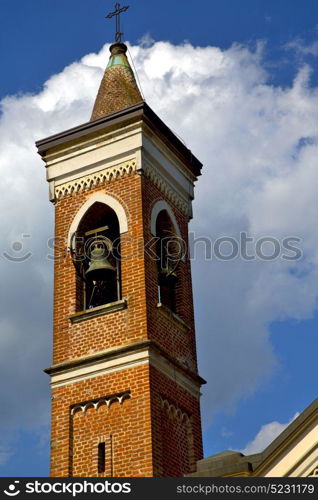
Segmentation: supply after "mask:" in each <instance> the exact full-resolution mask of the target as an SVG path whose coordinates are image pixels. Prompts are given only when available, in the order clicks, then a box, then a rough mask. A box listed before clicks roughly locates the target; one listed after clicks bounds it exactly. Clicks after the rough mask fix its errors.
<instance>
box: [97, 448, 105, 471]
mask: <svg viewBox="0 0 318 500" xmlns="http://www.w3.org/2000/svg"><path fill="white" fill-rule="evenodd" d="M105 469H106V448H105V443H99V445H98V473H99V474H102V473H103V472H105Z"/></svg>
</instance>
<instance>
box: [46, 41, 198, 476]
mask: <svg viewBox="0 0 318 500" xmlns="http://www.w3.org/2000/svg"><path fill="white" fill-rule="evenodd" d="M126 51H127V47H126V45H125V44H123V43H121V42H116V43H114V44H113V45H112V46H111V47H110V52H111V55H110V60H109V63H108V66H107V68H106V71H105V74H104V77H103V80H102V82H101V86H100V89H99V92H98V95H97V98H96V102H95V106H94V110H93V114H92V117H91V120H90V121H89V122H88V123H85V124H84V125H80V126H78V127H75V128H73V129H70V130H67V131H65V132H62V133H60V134H57V135H54V136H52V137H49V138H47V139H44V140H41V141H39V142H37V147H38V151H39V154H40V155H41V156H42V158H43V160H44V162H45V165H46V172H47V180H48V182H49V192H50V200H51V201H52V202H53V203H54V206H55V238H56V258H55V282H54V337H53V345H54V349H53V364H52V366H51V367H50V368H47V369H46V370H45V371H46V372H47V373H48V374H49V375H50V377H51V387H52V436H51V437H52V439H51V475H52V476H53V477H58V476H60V477H61V476H74V477H80V476H81V477H106V476H111V477H128V476H131V477H136V476H144V477H147V476H148V477H149V476H161V477H169V476H170V477H171V476H183V475H184V474H187V473H190V472H192V471H194V470H195V468H196V462H197V460H199V459H201V458H202V436H201V422H200V403H199V398H200V386H201V385H202V383H204V380H203V379H202V378H200V376H199V375H198V369H197V357H196V346H195V329H194V315H193V299H192V285H191V270H190V261H189V257H188V253H187V242H188V223H189V220H190V218H191V213H192V212H191V202H192V200H193V186H194V182H195V181H196V179H197V177H198V176H199V175H200V170H201V167H202V165H201V163H200V162H199V161H198V160H197V159H196V158H195V157H194V156H193V155H192V153H191V151H189V150H188V149H187V148H186V147H185V146H184V145H183V144H182V143H181V142H180V140H179V139H178V138H177V137H176V136H175V135H174V134H173V133H172V132H171V130H170V129H169V128H168V127H167V126H166V125H165V124H164V123H163V122H162V121H161V120H160V118H158V116H157V115H156V114H155V113H154V112H153V111H152V110H151V109H150V107H149V106H148V105H147V104H146V103H145V102H144V100H143V99H142V97H141V94H140V92H139V89H138V86H137V84H136V80H135V77H134V74H133V71H132V69H131V67H130V65H129V62H128V60H127V57H126Z"/></svg>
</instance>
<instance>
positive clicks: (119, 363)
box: [51, 348, 200, 398]
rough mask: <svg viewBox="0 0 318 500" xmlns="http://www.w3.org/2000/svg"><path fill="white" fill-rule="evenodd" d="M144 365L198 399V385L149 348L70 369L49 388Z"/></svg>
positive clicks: (56, 376) (54, 379)
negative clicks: (152, 368) (148, 365)
mask: <svg viewBox="0 0 318 500" xmlns="http://www.w3.org/2000/svg"><path fill="white" fill-rule="evenodd" d="M144 364H150V365H151V366H153V367H154V368H156V369H157V370H158V371H160V372H161V373H163V374H164V375H166V376H167V377H168V378H170V380H173V381H174V382H176V383H177V384H179V385H180V386H181V387H183V389H186V390H187V391H188V392H189V393H190V394H191V395H192V396H194V397H196V398H199V397H200V385H199V384H195V383H194V382H193V381H192V380H191V379H190V377H186V376H185V375H183V374H182V373H181V371H179V370H178V369H176V368H175V367H174V366H172V365H171V364H170V363H168V362H167V361H166V360H165V358H163V357H162V356H159V355H157V354H155V353H153V352H150V350H149V348H145V349H142V350H140V351H139V352H136V353H133V354H124V355H122V356H120V357H116V358H114V359H109V360H106V361H102V362H93V363H92V364H89V365H86V366H84V367H81V368H71V369H68V370H65V371H64V372H63V373H58V374H56V375H52V376H51V387H52V389H55V388H57V387H63V386H65V385H69V384H74V383H77V382H81V381H83V380H87V379H90V378H94V377H99V376H101V375H106V374H108V373H113V372H117V371H121V370H126V369H128V368H133V367H135V366H140V365H144Z"/></svg>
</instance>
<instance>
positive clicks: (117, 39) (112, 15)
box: [106, 2, 129, 42]
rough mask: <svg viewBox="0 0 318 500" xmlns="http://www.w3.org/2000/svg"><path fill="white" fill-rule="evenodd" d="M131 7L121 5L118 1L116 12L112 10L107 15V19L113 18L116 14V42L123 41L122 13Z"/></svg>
mask: <svg viewBox="0 0 318 500" xmlns="http://www.w3.org/2000/svg"><path fill="white" fill-rule="evenodd" d="M128 9H129V5H126V6H124V7H120V3H119V2H116V3H115V12H111V13H110V14H108V15H107V16H106V18H107V19H111V18H112V17H114V16H116V37H115V41H116V42H121V37H122V35H123V34H124V33H122V32H121V31H120V14H121V13H122V12H126V10H128Z"/></svg>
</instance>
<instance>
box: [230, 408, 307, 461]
mask: <svg viewBox="0 0 318 500" xmlns="http://www.w3.org/2000/svg"><path fill="white" fill-rule="evenodd" d="M298 415H299V413H296V414H295V415H294V416H293V418H292V419H291V420H290V421H289V422H287V424H280V423H279V422H270V423H269V424H265V425H263V426H262V427H261V428H260V430H259V431H258V433H257V434H256V436H255V438H254V439H253V440H252V441H250V442H249V443H248V444H247V445H246V447H245V448H244V450H240V451H241V453H243V454H244V455H252V454H253V453H260V452H261V451H263V450H265V448H266V447H267V446H268V445H269V444H270V443H271V442H272V441H274V439H276V438H277V436H279V434H281V433H282V432H283V431H284V430H285V429H286V427H288V425H289V424H290V423H291V422H292V421H293V420H295V418H297V417H298Z"/></svg>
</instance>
